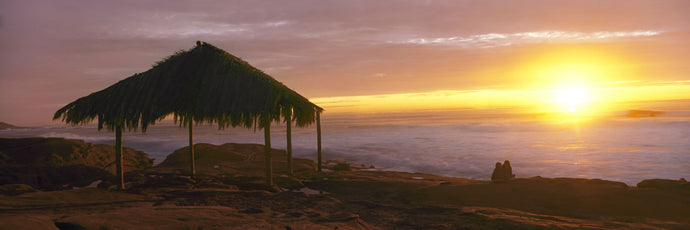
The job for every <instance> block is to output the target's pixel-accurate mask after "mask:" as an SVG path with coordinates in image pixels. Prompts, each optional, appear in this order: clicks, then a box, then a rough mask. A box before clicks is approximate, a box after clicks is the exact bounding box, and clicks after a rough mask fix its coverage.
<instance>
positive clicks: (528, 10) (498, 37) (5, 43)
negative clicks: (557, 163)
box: [0, 0, 690, 125]
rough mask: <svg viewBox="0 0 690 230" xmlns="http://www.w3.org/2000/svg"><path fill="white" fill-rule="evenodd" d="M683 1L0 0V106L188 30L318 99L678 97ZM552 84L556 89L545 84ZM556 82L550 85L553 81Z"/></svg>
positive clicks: (368, 107)
mask: <svg viewBox="0 0 690 230" xmlns="http://www.w3.org/2000/svg"><path fill="white" fill-rule="evenodd" d="M688 9H690V1H681V0H678V1H656V0H625V1H623V0H619V1H566V0H563V1H543V0H519V1H498V0H486V1H472V0H466V1H405V0H398V1H333V2H324V1H320V0H299V1H292V2H291V4H285V3H284V2H281V1H261V2H256V1H202V2H189V3H184V2H175V3H170V2H167V1H165V2H163V1H160V2H157V1H145V2H142V1H129V2H127V1H125V2H117V3H114V2H93V1H85V0H84V1H82V0H66V1H49V2H43V1H20V0H6V1H0V50H2V52H0V121H4V122H8V123H13V124H17V125H43V124H50V123H52V121H51V118H52V114H53V113H54V112H55V111H56V110H57V109H58V108H60V107H61V106H64V105H65V104H67V103H69V102H71V101H73V100H75V99H77V98H79V97H82V96H86V95H88V94H89V93H91V92H94V91H98V90H101V89H103V88H105V87H107V86H109V85H111V84H113V83H115V82H117V81H119V80H121V79H123V78H125V77H127V76H131V75H132V74H133V73H136V72H143V71H146V70H147V69H148V68H150V67H151V65H152V64H154V63H155V62H157V61H159V60H161V59H163V58H164V57H166V56H168V55H171V54H172V53H174V52H175V51H176V50H180V49H188V48H190V47H192V46H193V45H194V42H195V41H196V40H204V41H207V42H210V43H212V44H214V45H216V46H218V47H219V48H222V49H224V50H226V51H228V52H230V53H232V54H234V55H236V56H239V57H241V58H243V59H245V60H246V61H248V62H249V63H250V64H252V65H254V66H256V67H257V68H259V69H262V70H263V71H265V72H266V73H268V74H270V75H271V76H273V77H274V78H276V79H277V80H279V81H281V82H283V83H285V84H286V85H287V86H288V87H291V88H292V89H294V90H296V91H297V92H300V93H301V94H302V95H304V96H306V97H308V98H311V99H312V100H313V101H314V102H316V103H318V104H319V105H322V106H323V107H324V108H325V109H326V110H327V113H339V112H385V111H406V110H417V109H445V108H449V109H452V108H458V107H463V108H466V107H469V108H492V107H511V106H515V107H525V106H526V107H529V108H532V109H533V110H534V111H535V112H564V111H567V110H568V107H569V106H568V102H564V101H567V100H563V99H558V98H562V97H563V96H562V95H560V94H559V92H560V91H564V90H565V91H567V90H566V89H575V91H578V92H583V93H582V94H584V95H583V96H582V97H583V99H582V100H581V102H578V106H576V107H578V110H579V112H583V113H584V112H585V111H588V112H591V113H596V112H601V111H607V110H616V109H628V108H616V107H615V106H613V105H612V104H614V103H615V102H620V101H630V100H675V99H690V66H689V65H688V61H687V60H690V49H689V48H690V23H687V22H688V21H690V14H688V13H687V12H688ZM559 90H560V91H559ZM561 94H562V93H561Z"/></svg>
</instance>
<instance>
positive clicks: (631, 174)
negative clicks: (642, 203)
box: [0, 106, 690, 185]
mask: <svg viewBox="0 0 690 230" xmlns="http://www.w3.org/2000/svg"><path fill="white" fill-rule="evenodd" d="M674 108H675V110H668V108H665V109H667V110H664V114H662V115H659V116H656V117H627V116H621V114H624V112H621V113H618V114H617V115H616V114H612V115H607V116H601V117H597V118H593V119H586V120H576V121H572V120H570V121H559V120H558V119H552V118H551V119H545V118H543V116H542V115H539V114H525V113H517V112H513V111H511V110H509V109H490V110H488V109H459V110H452V111H420V112H415V113H402V112H400V113H395V112H391V113H372V114H355V113H353V114H328V112H326V113H324V115H323V117H322V119H323V121H322V130H323V157H324V160H329V159H337V158H340V159H345V160H347V161H349V162H352V163H359V164H365V165H373V166H375V167H376V168H379V169H385V170H395V171H405V172H420V173H431V174H437V175H443V176H453V177H463V178H470V179H481V180H488V179H489V178H490V176H491V172H492V171H493V167H494V165H495V163H496V162H499V161H500V162H503V161H504V160H510V161H511V164H512V166H513V173H515V174H516V175H517V177H534V176H542V177H579V178H598V179H605V180H614V181H622V182H625V183H626V184H628V185H636V184H637V183H638V182H640V181H642V180H644V179H650V178H665V179H674V180H676V179H679V178H681V177H684V178H690V112H689V111H687V109H688V108H690V107H686V108H682V107H681V108H680V109H679V107H678V106H675V107H674ZM194 129H195V130H194V131H195V136H194V137H195V139H194V142H195V143H211V144H223V143H228V142H233V143H257V144H263V141H264V140H263V131H261V130H254V129H245V128H229V129H222V130H221V129H218V128H217V126H215V125H211V124H203V125H199V126H195V128H194ZM271 131H272V132H271V139H272V146H273V147H274V148H282V149H284V148H285V146H286V143H285V142H286V141H285V125H284V124H281V125H278V124H274V127H273V128H272V130H271ZM187 134H188V130H187V129H186V128H182V127H179V125H176V124H174V123H173V122H172V121H165V120H164V121H162V122H160V123H158V124H156V125H154V126H151V127H149V129H148V130H147V132H146V133H142V132H141V131H131V132H124V135H123V143H124V145H125V146H126V147H131V148H134V149H137V150H141V151H144V152H146V153H148V154H149V155H150V156H151V157H152V158H154V159H156V162H157V163H160V162H162V161H163V160H164V159H165V157H166V156H167V155H168V154H170V153H172V152H173V151H174V150H176V149H178V148H182V147H184V146H185V145H187V143H188V136H187ZM0 137H3V138H8V137H63V138H68V139H82V140H84V141H86V142H90V143H103V144H111V145H112V144H114V142H115V141H114V137H115V135H114V133H113V132H110V131H107V130H106V129H103V130H101V131H98V130H97V128H96V126H95V125H82V126H66V125H55V126H48V127H36V128H26V129H13V130H2V131H0ZM292 139H293V152H294V155H295V156H296V157H301V158H310V159H314V160H315V159H316V127H315V126H309V127H305V128H293V137H292Z"/></svg>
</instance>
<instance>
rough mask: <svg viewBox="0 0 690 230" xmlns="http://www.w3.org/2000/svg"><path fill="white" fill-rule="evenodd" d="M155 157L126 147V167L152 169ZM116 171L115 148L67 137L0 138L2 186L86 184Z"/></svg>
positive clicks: (59, 186) (38, 186)
mask: <svg viewBox="0 0 690 230" xmlns="http://www.w3.org/2000/svg"><path fill="white" fill-rule="evenodd" d="M152 165H153V159H151V158H149V156H148V154H146V153H144V152H140V151H136V150H134V149H130V148H125V149H124V166H123V167H124V170H125V171H131V170H138V169H145V168H149V167H151V166H152ZM114 173H115V148H114V147H113V146H111V145H104V144H90V143H85V142H84V141H82V140H69V139H64V138H0V185H3V184H27V185H30V186H32V187H34V188H37V189H41V190H57V189H63V188H71V187H73V186H76V187H83V186H86V185H88V184H90V183H91V182H93V181H95V180H98V179H102V178H105V177H109V176H111V175H113V174H114Z"/></svg>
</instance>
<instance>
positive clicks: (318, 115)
mask: <svg viewBox="0 0 690 230" xmlns="http://www.w3.org/2000/svg"><path fill="white" fill-rule="evenodd" d="M316 155H317V158H318V171H319V172H321V113H320V112H316Z"/></svg>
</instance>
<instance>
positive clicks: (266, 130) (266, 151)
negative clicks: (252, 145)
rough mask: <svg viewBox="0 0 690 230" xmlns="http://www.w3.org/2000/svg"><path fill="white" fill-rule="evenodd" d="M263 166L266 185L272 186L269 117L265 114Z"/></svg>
mask: <svg viewBox="0 0 690 230" xmlns="http://www.w3.org/2000/svg"><path fill="white" fill-rule="evenodd" d="M263 123H264V161H265V163H264V167H265V170H266V185H268V186H273V162H271V119H270V118H269V117H268V115H265V117H264V120H263Z"/></svg>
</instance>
